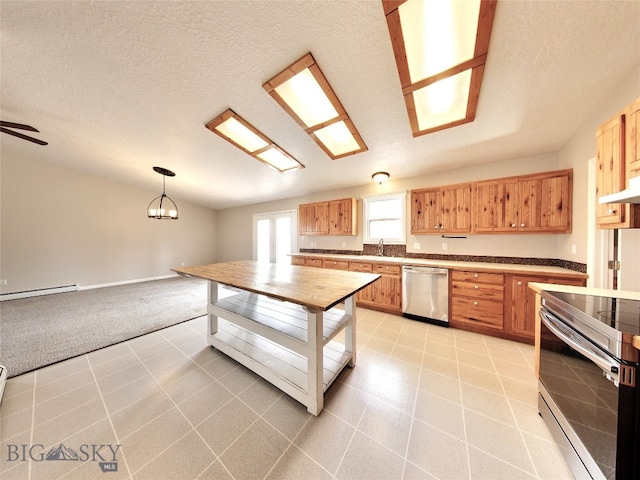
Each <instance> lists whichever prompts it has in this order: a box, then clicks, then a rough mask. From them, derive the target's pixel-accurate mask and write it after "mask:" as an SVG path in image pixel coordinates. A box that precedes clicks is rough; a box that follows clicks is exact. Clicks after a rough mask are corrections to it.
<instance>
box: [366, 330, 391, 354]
mask: <svg viewBox="0 0 640 480" xmlns="http://www.w3.org/2000/svg"><path fill="white" fill-rule="evenodd" d="M378 332H379V330H376V334H374V335H372V336H371V337H370V338H369V340H368V341H367V343H365V344H364V346H363V350H371V351H372V352H375V353H378V354H380V355H384V356H385V357H386V356H388V355H389V354H390V353H391V351H392V350H393V347H394V345H395V343H394V342H393V341H390V340H389V339H388V338H387V337H386V336H385V338H380V337H379V336H376V335H377V334H378Z"/></svg>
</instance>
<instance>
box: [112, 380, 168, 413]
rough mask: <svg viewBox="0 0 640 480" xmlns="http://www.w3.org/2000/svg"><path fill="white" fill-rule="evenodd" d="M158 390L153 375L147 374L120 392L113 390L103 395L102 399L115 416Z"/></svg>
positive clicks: (119, 390) (120, 389)
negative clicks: (119, 411)
mask: <svg viewBox="0 0 640 480" xmlns="http://www.w3.org/2000/svg"><path fill="white" fill-rule="evenodd" d="M158 388H159V385H158V382H156V381H155V379H154V378H153V377H152V376H151V375H149V374H147V375H146V376H144V377H142V378H139V379H137V380H136V381H134V382H131V383H130V384H128V385H125V386H123V387H122V388H119V389H118V390H113V391H112V392H109V393H107V394H106V395H103V396H102V398H103V400H104V403H105V405H106V407H107V411H108V412H109V414H113V413H115V412H117V411H118V410H121V409H123V408H124V407H127V406H129V405H131V404H132V403H136V402H138V401H140V400H142V399H143V398H145V397H146V396H148V395H151V394H152V393H154V392H156V391H157V390H158Z"/></svg>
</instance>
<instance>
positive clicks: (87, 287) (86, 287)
mask: <svg viewBox="0 0 640 480" xmlns="http://www.w3.org/2000/svg"><path fill="white" fill-rule="evenodd" d="M177 276H178V274H176V273H172V274H171V275H161V276H159V277H147V278H136V279H133V280H122V281H120V282H110V283H98V284H96V285H84V286H81V287H78V290H93V289H94V288H106V287H117V286H118V285H129V284H131V283H141V282H152V281H154V280H165V279H167V278H173V277H177Z"/></svg>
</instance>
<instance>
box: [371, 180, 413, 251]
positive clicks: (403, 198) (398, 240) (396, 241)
mask: <svg viewBox="0 0 640 480" xmlns="http://www.w3.org/2000/svg"><path fill="white" fill-rule="evenodd" d="M392 199H399V200H400V203H401V207H400V216H399V217H389V218H387V219H386V220H395V219H397V220H399V221H400V226H401V232H400V236H399V237H393V238H387V237H383V241H384V243H385V244H389V245H404V244H406V242H407V227H406V216H407V193H406V192H397V193H387V194H384V195H370V196H366V197H362V213H363V215H362V217H363V219H362V227H363V228H362V230H363V232H362V243H365V244H375V243H378V242H379V241H380V238H378V237H371V235H370V233H369V222H370V221H371V220H370V219H369V210H370V206H369V204H370V203H371V202H376V201H382V200H392ZM375 220H380V219H379V218H376V219H375Z"/></svg>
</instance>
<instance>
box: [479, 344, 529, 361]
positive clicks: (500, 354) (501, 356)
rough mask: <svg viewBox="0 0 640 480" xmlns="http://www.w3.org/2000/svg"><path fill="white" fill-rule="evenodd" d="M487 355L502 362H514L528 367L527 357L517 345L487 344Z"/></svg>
mask: <svg viewBox="0 0 640 480" xmlns="http://www.w3.org/2000/svg"><path fill="white" fill-rule="evenodd" d="M488 347H489V355H490V356H491V358H493V359H494V360H502V361H504V362H509V363H515V364H516V365H521V366H523V367H528V366H529V363H528V362H527V358H526V357H525V355H524V354H523V353H522V351H521V350H520V349H518V348H517V347H511V348H506V347H505V346H504V345H492V344H489V345H488Z"/></svg>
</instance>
